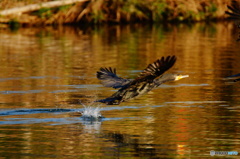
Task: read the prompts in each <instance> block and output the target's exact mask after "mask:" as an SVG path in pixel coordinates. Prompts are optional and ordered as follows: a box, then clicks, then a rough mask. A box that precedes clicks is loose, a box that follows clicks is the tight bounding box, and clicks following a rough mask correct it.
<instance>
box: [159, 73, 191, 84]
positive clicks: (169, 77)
mask: <svg viewBox="0 0 240 159" xmlns="http://www.w3.org/2000/svg"><path fill="white" fill-rule="evenodd" d="M187 77H189V75H179V74H163V75H162V76H161V77H160V78H158V79H157V83H159V84H160V83H165V82H168V81H177V80H180V79H182V78H187Z"/></svg>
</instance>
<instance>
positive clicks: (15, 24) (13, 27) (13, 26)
mask: <svg viewBox="0 0 240 159" xmlns="http://www.w3.org/2000/svg"><path fill="white" fill-rule="evenodd" d="M8 25H9V28H10V30H12V31H16V30H18V29H19V27H20V24H19V22H18V21H17V20H16V19H11V20H10V21H9V22H8Z"/></svg>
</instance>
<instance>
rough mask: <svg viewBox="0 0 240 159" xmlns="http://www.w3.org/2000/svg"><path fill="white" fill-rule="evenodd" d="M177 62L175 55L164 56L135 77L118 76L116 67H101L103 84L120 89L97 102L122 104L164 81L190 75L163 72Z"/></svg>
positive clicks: (100, 77)
mask: <svg viewBox="0 0 240 159" xmlns="http://www.w3.org/2000/svg"><path fill="white" fill-rule="evenodd" d="M175 62H176V57H175V56H167V57H166V58H164V57H162V58H161V59H158V60H156V61H155V62H154V63H152V64H149V65H148V67H147V68H146V69H145V70H143V72H142V73H140V75H139V76H138V77H137V78H135V79H124V78H121V77H118V76H117V74H116V69H115V68H114V69H112V68H111V67H109V68H100V70H99V71H98V72H97V78H98V79H99V80H101V82H102V84H103V85H104V86H106V87H113V88H118V89H119V90H118V91H117V92H116V93H114V94H113V95H112V96H110V97H108V98H106V99H101V100H97V101H96V102H102V103H106V104H108V105H113V104H120V103H121V102H124V101H127V100H129V99H133V98H136V97H138V96H140V95H142V94H145V93H147V92H149V91H150V90H152V89H153V88H156V87H158V86H159V85H161V84H162V83H164V82H168V81H176V80H179V79H182V78H185V77H188V75H177V74H163V73H164V72H165V71H167V70H168V69H170V68H171V67H172V66H173V65H174V63H175ZM157 77H159V78H157Z"/></svg>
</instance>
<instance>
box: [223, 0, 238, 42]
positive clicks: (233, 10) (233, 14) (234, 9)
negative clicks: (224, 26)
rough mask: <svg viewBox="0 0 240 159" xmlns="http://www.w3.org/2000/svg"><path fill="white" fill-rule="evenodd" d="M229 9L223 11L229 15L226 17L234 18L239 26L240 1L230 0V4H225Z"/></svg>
mask: <svg viewBox="0 0 240 159" xmlns="http://www.w3.org/2000/svg"><path fill="white" fill-rule="evenodd" d="M227 7H228V9H229V10H230V12H229V11H225V13H226V14H228V15H229V17H228V19H231V20H234V21H235V22H236V24H237V26H238V28H240V2H239V1H236V0H232V2H231V6H229V5H227ZM237 41H240V35H239V37H238V39H237Z"/></svg>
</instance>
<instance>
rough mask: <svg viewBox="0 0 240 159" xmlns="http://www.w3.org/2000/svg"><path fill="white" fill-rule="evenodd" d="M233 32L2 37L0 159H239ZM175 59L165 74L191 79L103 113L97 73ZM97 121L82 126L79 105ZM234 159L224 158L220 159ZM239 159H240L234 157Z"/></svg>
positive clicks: (68, 31)
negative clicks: (220, 154) (213, 155)
mask: <svg viewBox="0 0 240 159" xmlns="http://www.w3.org/2000/svg"><path fill="white" fill-rule="evenodd" d="M237 36H238V32H237V31H236V30H234V25H232V24H230V23H210V24H204V23H199V24H195V25H185V24H179V25H153V26H148V25H145V26H142V25H131V26H130V25H127V26H101V27H96V28H77V27H75V28H74V27H57V28H51V27H46V28H22V29H20V30H18V31H15V32H11V31H9V30H1V34H0V62H1V71H0V156H1V157H3V158H209V157H210V153H209V152H210V151H211V150H215V151H238V152H240V149H239V144H240V133H239V132H240V125H239V122H240V105H239V104H240V102H239V101H240V88H239V84H240V83H239V82H237V83H231V80H230V79H227V78H226V77H228V76H230V75H233V74H237V73H239V72H240V70H239V68H240V63H239V61H240V56H239V54H240V47H239V46H240V45H239V42H236V39H237ZM168 55H176V56H177V62H176V64H175V65H174V67H173V68H171V69H170V70H169V72H171V73H181V74H189V76H190V77H189V78H186V79H182V80H180V81H176V82H169V83H166V84H163V85H161V87H160V88H158V89H155V90H153V91H151V92H149V93H148V94H147V95H144V96H142V97H140V98H137V99H134V100H131V101H128V102H124V103H121V104H120V105H114V106H107V105H105V104H100V103H94V102H93V101H94V100H96V99H102V98H106V97H108V96H110V95H111V94H112V93H114V91H115V90H114V89H111V88H105V87H103V86H102V85H101V84H100V83H99V81H98V80H97V79H96V71H97V70H98V69H99V68H100V67H115V68H117V73H118V74H119V75H120V76H121V77H125V78H134V77H136V76H137V74H138V73H139V72H141V71H142V70H143V69H144V68H145V67H146V66H147V65H148V64H149V63H151V62H153V61H155V60H156V59H157V58H160V57H162V56H168ZM82 103H83V104H85V105H87V106H91V107H100V108H101V114H102V115H103V116H104V117H105V118H103V119H101V120H99V121H88V120H87V121H86V120H83V118H81V112H82V111H83V110H84V106H83V104H82ZM225 157H230V156H225ZM235 157H236V156H235Z"/></svg>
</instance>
